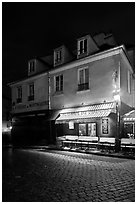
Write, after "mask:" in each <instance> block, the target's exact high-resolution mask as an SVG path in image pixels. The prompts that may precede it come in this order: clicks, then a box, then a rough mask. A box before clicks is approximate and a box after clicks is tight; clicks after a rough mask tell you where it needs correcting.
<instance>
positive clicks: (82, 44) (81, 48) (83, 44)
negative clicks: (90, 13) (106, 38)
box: [78, 39, 87, 54]
mask: <svg viewBox="0 0 137 204" xmlns="http://www.w3.org/2000/svg"><path fill="white" fill-rule="evenodd" d="M86 52H87V39H84V40H80V41H79V43H78V54H83V53H86Z"/></svg>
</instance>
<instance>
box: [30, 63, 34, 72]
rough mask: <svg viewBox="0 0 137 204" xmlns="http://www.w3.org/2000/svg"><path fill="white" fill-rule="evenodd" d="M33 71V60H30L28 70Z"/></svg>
mask: <svg viewBox="0 0 137 204" xmlns="http://www.w3.org/2000/svg"><path fill="white" fill-rule="evenodd" d="M34 71H35V62H34V61H30V62H29V72H34Z"/></svg>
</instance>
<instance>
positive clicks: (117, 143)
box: [113, 90, 120, 152]
mask: <svg viewBox="0 0 137 204" xmlns="http://www.w3.org/2000/svg"><path fill="white" fill-rule="evenodd" d="M113 96H114V100H115V103H116V138H115V151H116V152H118V151H119V150H120V111H119V106H120V90H115V91H113Z"/></svg>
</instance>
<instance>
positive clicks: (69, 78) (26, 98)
mask: <svg viewBox="0 0 137 204" xmlns="http://www.w3.org/2000/svg"><path fill="white" fill-rule="evenodd" d="M76 45H77V47H76V50H70V49H68V48H67V47H66V46H65V45H62V46H60V47H58V48H56V49H54V52H53V55H51V56H46V57H42V58H36V59H32V60H30V61H29V62H28V77H27V78H26V79H23V80H19V81H17V82H13V83H11V84H10V87H11V89H12V116H13V119H12V121H13V128H12V135H13V141H14V142H15V143H20V144H27V145H28V144H38V143H42V142H44V144H49V143H56V139H57V138H63V141H64V144H67V141H68V140H69V141H71V142H72V141H73V142H74V141H75V140H76V141H77V143H78V141H81V143H82V142H83V144H84V142H85V141H88V142H89V141H90V142H92V141H93V138H94V139H95V140H96V141H97V142H99V141H101V140H102V141H107V142H110V141H113V143H114V145H115V146H116V147H118V146H119V144H120V140H121V138H122V137H125V134H123V128H124V122H123V121H124V120H123V119H122V118H123V115H124V114H126V113H127V112H129V111H131V110H133V109H134V107H135V100H134V95H135V94H134V82H135V81H134V71H133V65H132V62H131V60H130V57H129V56H128V52H127V50H126V48H125V46H124V45H121V46H118V45H117V44H116V42H115V40H114V38H113V36H112V35H110V34H104V33H100V34H98V35H96V36H93V37H91V36H90V35H86V36H83V37H81V38H79V39H77V43H76ZM130 55H131V51H130ZM65 142H66V143H65ZM69 144H70V143H69Z"/></svg>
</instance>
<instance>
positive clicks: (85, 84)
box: [78, 67, 89, 91]
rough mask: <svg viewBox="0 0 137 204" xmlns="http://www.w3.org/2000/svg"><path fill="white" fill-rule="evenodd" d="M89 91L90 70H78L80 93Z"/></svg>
mask: <svg viewBox="0 0 137 204" xmlns="http://www.w3.org/2000/svg"><path fill="white" fill-rule="evenodd" d="M87 89H89V69H88V68H87V67H86V68H81V69H79V70H78V91H83V90H87Z"/></svg>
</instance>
